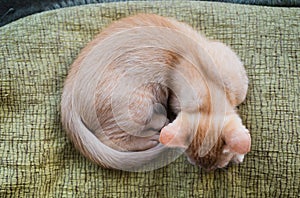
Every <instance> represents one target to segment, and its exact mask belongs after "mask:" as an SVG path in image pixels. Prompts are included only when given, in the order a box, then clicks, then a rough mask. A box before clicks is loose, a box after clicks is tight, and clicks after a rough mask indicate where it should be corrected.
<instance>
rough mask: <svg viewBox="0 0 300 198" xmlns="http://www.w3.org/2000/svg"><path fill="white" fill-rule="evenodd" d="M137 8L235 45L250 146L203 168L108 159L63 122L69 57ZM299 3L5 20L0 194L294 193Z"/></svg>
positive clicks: (1, 33) (183, 5)
mask: <svg viewBox="0 0 300 198" xmlns="http://www.w3.org/2000/svg"><path fill="white" fill-rule="evenodd" d="M139 12H147V13H156V14H160V15H163V16H169V17H174V18H176V19H178V20H180V21H184V22H186V23H188V24H190V25H191V26H193V27H194V28H195V29H197V30H199V31H201V32H203V33H205V35H207V37H209V38H213V39H217V40H220V41H222V42H224V43H226V44H228V45H230V46H231V47H232V48H233V49H234V50H235V51H236V52H237V53H238V55H239V56H240V57H241V59H242V61H243V62H244V63H245V67H246V70H247V73H248V76H249V80H250V82H249V92H248V95H247V99H246V101H245V102H244V103H243V104H242V105H241V106H240V107H239V112H240V114H241V117H242V119H243V122H244V123H245V125H246V126H247V128H248V129H249V130H250V131H251V136H252V151H251V152H250V153H249V154H248V155H246V157H245V160H244V162H243V163H242V164H240V165H234V166H230V167H228V168H225V169H221V170H216V171H214V172H205V171H203V170H201V169H199V168H198V167H195V166H192V165H190V164H189V163H188V162H187V160H186V158H185V157H184V156H181V157H180V158H178V159H177V160H176V161H174V162H173V163H171V164H169V165H168V166H166V167H163V168H160V169H158V170H154V171H151V172H141V173H134V172H122V171H116V170H106V169H103V168H101V167H99V166H97V165H95V164H93V163H91V162H90V161H88V160H87V159H86V158H84V157H83V156H82V155H81V154H80V153H79V152H78V151H76V150H75V148H74V146H73V145H72V143H71V142H70V141H69V140H68V138H67V137H66V134H65V131H64V130H63V129H62V125H61V122H60V98H61V92H62V88H63V82H64V79H65V77H66V75H67V72H68V69H69V66H70V64H71V63H72V62H73V61H74V60H75V58H76V56H77V55H78V53H79V52H80V50H81V49H82V48H83V47H84V46H85V45H86V44H87V43H88V42H89V41H91V40H92V39H93V37H94V36H95V35H96V34H97V33H99V32H100V31H101V30H102V29H103V28H104V27H106V26H107V25H108V24H109V23H111V22H112V21H114V20H117V19H119V18H122V17H125V16H128V15H132V14H136V13H139ZM299 18H300V9H296V8H271V7H258V6H249V5H237V4H225V3H212V2H186V1H183V2H179V1H175V2H174V1H172V3H168V2H166V1H164V2H157V1H151V2H142V1H140V2H138V1H136V2H123V3H122V2H119V3H105V4H97V5H86V6H79V7H70V8H66V9H58V10H54V11H49V12H43V13H41V14H36V15H32V16H29V17H26V18H23V19H21V20H18V21H16V22H13V23H11V24H8V25H6V26H3V27H1V28H0V69H1V72H0V104H1V106H0V139H1V140H0V195H1V197H2V196H4V197H11V196H12V197H27V196H28V197H31V196H33V195H34V196H35V197H246V196H249V197H297V196H298V195H299V186H300V179H299V178H300V155H299V152H300V141H299V140H300V127H299V125H300V124H299V114H300V112H299V110H300V108H299V106H300V104H299V98H300V97H299V84H300V82H299V81H300V80H299V75H300V73H299V65H300V49H299V48H300V46H299V41H300V37H299V35H300V25H299V24H300V21H299Z"/></svg>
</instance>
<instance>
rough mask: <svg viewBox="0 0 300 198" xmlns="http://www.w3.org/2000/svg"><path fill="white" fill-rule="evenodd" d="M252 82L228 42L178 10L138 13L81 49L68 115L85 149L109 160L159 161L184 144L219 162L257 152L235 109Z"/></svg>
mask: <svg viewBox="0 0 300 198" xmlns="http://www.w3.org/2000/svg"><path fill="white" fill-rule="evenodd" d="M247 88H248V79H247V76H246V72H245V69H244V67H243V64H242V63H241V61H240V60H239V58H238V57H237V56H236V54H235V53H234V52H233V51H232V50H231V49H230V48H229V47H227V46H225V45H224V44H222V43H220V42H217V41H212V40H209V39H207V38H205V37H204V36H203V35H200V34H198V33H197V32H196V31H194V30H193V29H192V28H191V27H190V26H188V25H186V24H184V23H180V22H178V21H176V20H174V19H170V18H165V17H161V16H157V15H153V14H139V15H135V16H131V17H128V18H124V19H121V20H119V21H116V22H114V23H113V24H111V25H110V26H109V27H108V28H106V29H104V30H103V31H102V32H101V33H100V34H99V35H98V36H97V37H96V38H95V39H94V40H93V41H91V42H90V43H89V44H88V45H87V46H86V47H85V48H84V49H83V50H82V51H81V53H80V54H79V56H78V58H77V59H76V60H75V62H74V63H73V64H72V66H71V68H70V71H69V74H68V77H67V79H66V81H65V85H64V89H63V95H62V101H61V111H62V123H63V125H64V127H65V129H66V131H67V134H68V136H69V137H70V139H71V140H72V142H73V143H74V145H75V146H76V148H77V149H78V150H79V151H80V152H81V153H82V154H83V155H85V156H86V157H87V158H89V159H90V160H92V161H94V162H95V163H97V164H99V165H101V166H103V167H107V168H114V169H121V170H127V171H139V170H150V169H154V168H155V167H159V166H163V165H166V164H167V163H169V162H170V158H169V157H168V155H169V154H170V155H172V157H171V161H172V160H173V159H175V158H176V157H178V155H179V154H180V153H182V152H185V154H186V155H187V157H188V160H189V161H190V162H191V163H192V164H195V165H197V166H200V167H203V168H205V169H207V170H213V169H215V168H222V167H225V166H226V165H227V164H228V163H229V162H231V161H233V162H236V163H239V162H242V161H243V157H244V155H245V154H246V153H247V152H249V151H250V144H251V138H250V135H249V132H248V130H247V129H246V128H245V126H244V125H243V124H242V121H241V119H240V117H239V116H238V114H237V113H236V106H237V105H239V104H240V103H241V102H242V101H243V100H244V99H245V97H246V93H247ZM170 150H171V151H174V150H177V151H180V152H177V153H176V152H170ZM174 153H175V154H174ZM178 153H179V154H178Z"/></svg>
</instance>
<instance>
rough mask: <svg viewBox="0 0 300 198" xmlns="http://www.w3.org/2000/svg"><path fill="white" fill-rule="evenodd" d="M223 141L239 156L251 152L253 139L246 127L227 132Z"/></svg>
mask: <svg viewBox="0 0 300 198" xmlns="http://www.w3.org/2000/svg"><path fill="white" fill-rule="evenodd" d="M223 140H224V141H225V143H226V145H227V146H228V147H229V149H230V150H231V151H233V152H236V153H239V154H246V153H248V152H249V151H250V146H251V137H250V134H249V131H248V130H247V129H246V128H245V127H240V128H236V129H234V130H229V131H225V132H224V134H223Z"/></svg>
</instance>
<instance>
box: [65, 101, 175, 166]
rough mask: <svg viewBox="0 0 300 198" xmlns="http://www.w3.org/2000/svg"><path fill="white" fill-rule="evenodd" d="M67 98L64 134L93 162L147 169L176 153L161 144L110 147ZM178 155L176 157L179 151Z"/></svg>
mask: <svg viewBox="0 0 300 198" xmlns="http://www.w3.org/2000/svg"><path fill="white" fill-rule="evenodd" d="M68 99H70V97H65V96H64V95H63V97H62V104H61V105H62V106H61V108H62V123H64V127H65V129H66V131H67V134H68V136H69V137H70V139H71V140H72V142H73V143H74V145H75V147H76V148H77V149H78V150H79V151H80V152H81V153H82V154H83V155H84V156H85V157H87V158H88V159H90V160H92V161H93V162H95V163H96V164H98V165H100V166H103V167H105V168H113V169H119V170H125V171H149V170H153V169H156V168H160V167H162V166H164V165H166V164H167V163H169V162H170V161H171V160H170V159H172V157H170V154H171V156H172V153H173V154H176V151H174V150H172V151H171V150H169V149H167V148H166V147H164V146H163V145H161V144H159V145H157V146H156V147H154V148H152V149H149V150H145V151H139V152H122V151H117V150H114V149H112V148H110V147H109V146H107V145H105V144H104V143H102V142H101V141H100V140H99V139H98V138H97V137H96V136H95V135H94V134H93V132H92V131H90V130H89V129H88V128H87V127H86V125H85V124H84V122H83V121H82V119H81V117H80V115H79V113H78V112H77V111H76V110H75V109H74V108H73V107H72V105H71V103H70V101H67V100H68ZM166 152H168V154H167V153H166ZM166 155H168V159H166V157H165V156H166ZM174 156H175V155H174ZM177 156H179V155H178V152H177ZM173 159H174V158H173ZM167 160H169V162H168V161H167Z"/></svg>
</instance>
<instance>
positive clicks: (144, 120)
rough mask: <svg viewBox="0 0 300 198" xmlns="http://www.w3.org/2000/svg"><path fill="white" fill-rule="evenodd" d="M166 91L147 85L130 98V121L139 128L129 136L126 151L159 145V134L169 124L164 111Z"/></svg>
mask: <svg viewBox="0 0 300 198" xmlns="http://www.w3.org/2000/svg"><path fill="white" fill-rule="evenodd" d="M167 97H168V92H167V89H165V88H164V87H162V86H161V85H159V84H150V85H149V84H148V85H147V86H144V87H142V88H140V89H138V90H136V91H135V92H134V93H133V94H132V96H131V102H130V107H129V112H130V119H131V120H132V121H134V122H135V123H137V124H138V125H139V126H140V127H139V129H137V130H131V131H134V133H133V134H130V135H129V141H128V142H127V144H126V146H125V147H126V149H127V150H130V151H138V150H146V149H150V148H152V147H154V146H156V145H157V144H158V143H159V132H160V130H161V129H162V128H163V127H164V126H166V125H167V124H168V122H169V120H168V119H167V112H166V109H165V106H166V102H167Z"/></svg>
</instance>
